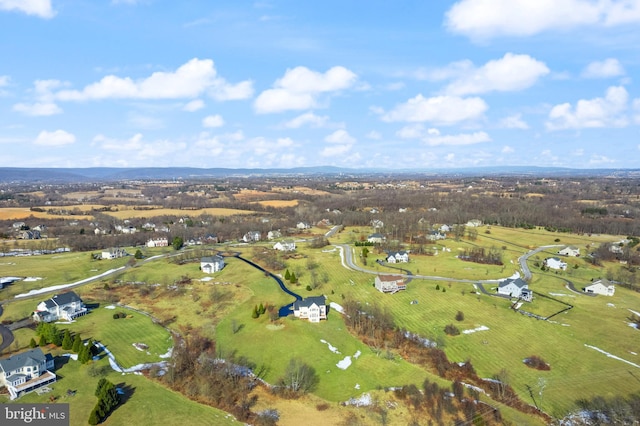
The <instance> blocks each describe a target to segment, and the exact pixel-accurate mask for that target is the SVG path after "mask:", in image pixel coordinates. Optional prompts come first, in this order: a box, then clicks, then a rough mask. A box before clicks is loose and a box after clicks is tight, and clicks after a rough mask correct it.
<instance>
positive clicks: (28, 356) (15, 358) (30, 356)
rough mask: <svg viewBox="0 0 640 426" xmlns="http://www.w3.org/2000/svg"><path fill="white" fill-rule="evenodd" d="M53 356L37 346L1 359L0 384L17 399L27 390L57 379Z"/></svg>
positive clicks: (29, 390) (12, 397)
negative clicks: (53, 371)
mask: <svg viewBox="0 0 640 426" xmlns="http://www.w3.org/2000/svg"><path fill="white" fill-rule="evenodd" d="M49 370H53V357H52V356H51V354H46V355H45V354H44V353H43V352H42V349H40V348H35V349H31V350H29V351H26V352H22V353H19V354H16V355H12V356H10V357H9V358H3V359H0V386H4V387H6V388H7V390H8V391H9V397H10V398H11V399H16V398H18V397H20V396H22V395H23V394H25V393H27V392H31V391H33V390H35V389H37V388H39V387H41V386H45V385H47V384H49V383H53V382H55V381H56V375H55V373H52V372H51V371H49Z"/></svg>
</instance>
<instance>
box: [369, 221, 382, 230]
mask: <svg viewBox="0 0 640 426" xmlns="http://www.w3.org/2000/svg"><path fill="white" fill-rule="evenodd" d="M371 226H372V227H374V228H376V229H378V228H384V222H383V221H381V220H380V219H373V220H372V221H371Z"/></svg>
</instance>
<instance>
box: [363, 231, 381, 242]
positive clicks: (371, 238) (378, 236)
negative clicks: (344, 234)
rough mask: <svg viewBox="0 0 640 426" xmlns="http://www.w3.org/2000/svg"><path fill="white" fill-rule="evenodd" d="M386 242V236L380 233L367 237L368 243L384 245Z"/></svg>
mask: <svg viewBox="0 0 640 426" xmlns="http://www.w3.org/2000/svg"><path fill="white" fill-rule="evenodd" d="M384 240H385V238H384V235H382V234H380V233H379V232H375V233H373V234H371V235H369V236H368V237H367V242H370V243H373V244H382V242H383V241H384Z"/></svg>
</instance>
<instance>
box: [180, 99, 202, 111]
mask: <svg viewBox="0 0 640 426" xmlns="http://www.w3.org/2000/svg"><path fill="white" fill-rule="evenodd" d="M202 108H204V101H203V100H202V99H194V100H192V101H191V102H187V103H186V104H185V105H184V106H183V107H182V109H183V110H184V111H188V112H195V111H198V110H200V109H202Z"/></svg>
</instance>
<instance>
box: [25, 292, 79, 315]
mask: <svg viewBox="0 0 640 426" xmlns="http://www.w3.org/2000/svg"><path fill="white" fill-rule="evenodd" d="M87 312H88V310H87V308H86V306H85V305H84V303H83V302H82V299H80V297H78V295H77V294H76V293H75V292H73V291H69V292H67V293H61V294H56V295H55V296H53V297H52V298H51V299H47V300H45V301H42V302H40V303H39V304H38V306H37V307H36V310H35V312H34V313H33V320H34V321H37V322H40V321H42V322H52V321H58V320H63V321H73V320H74V319H76V318H77V317H80V316H82V315H85V314H86V313H87Z"/></svg>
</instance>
